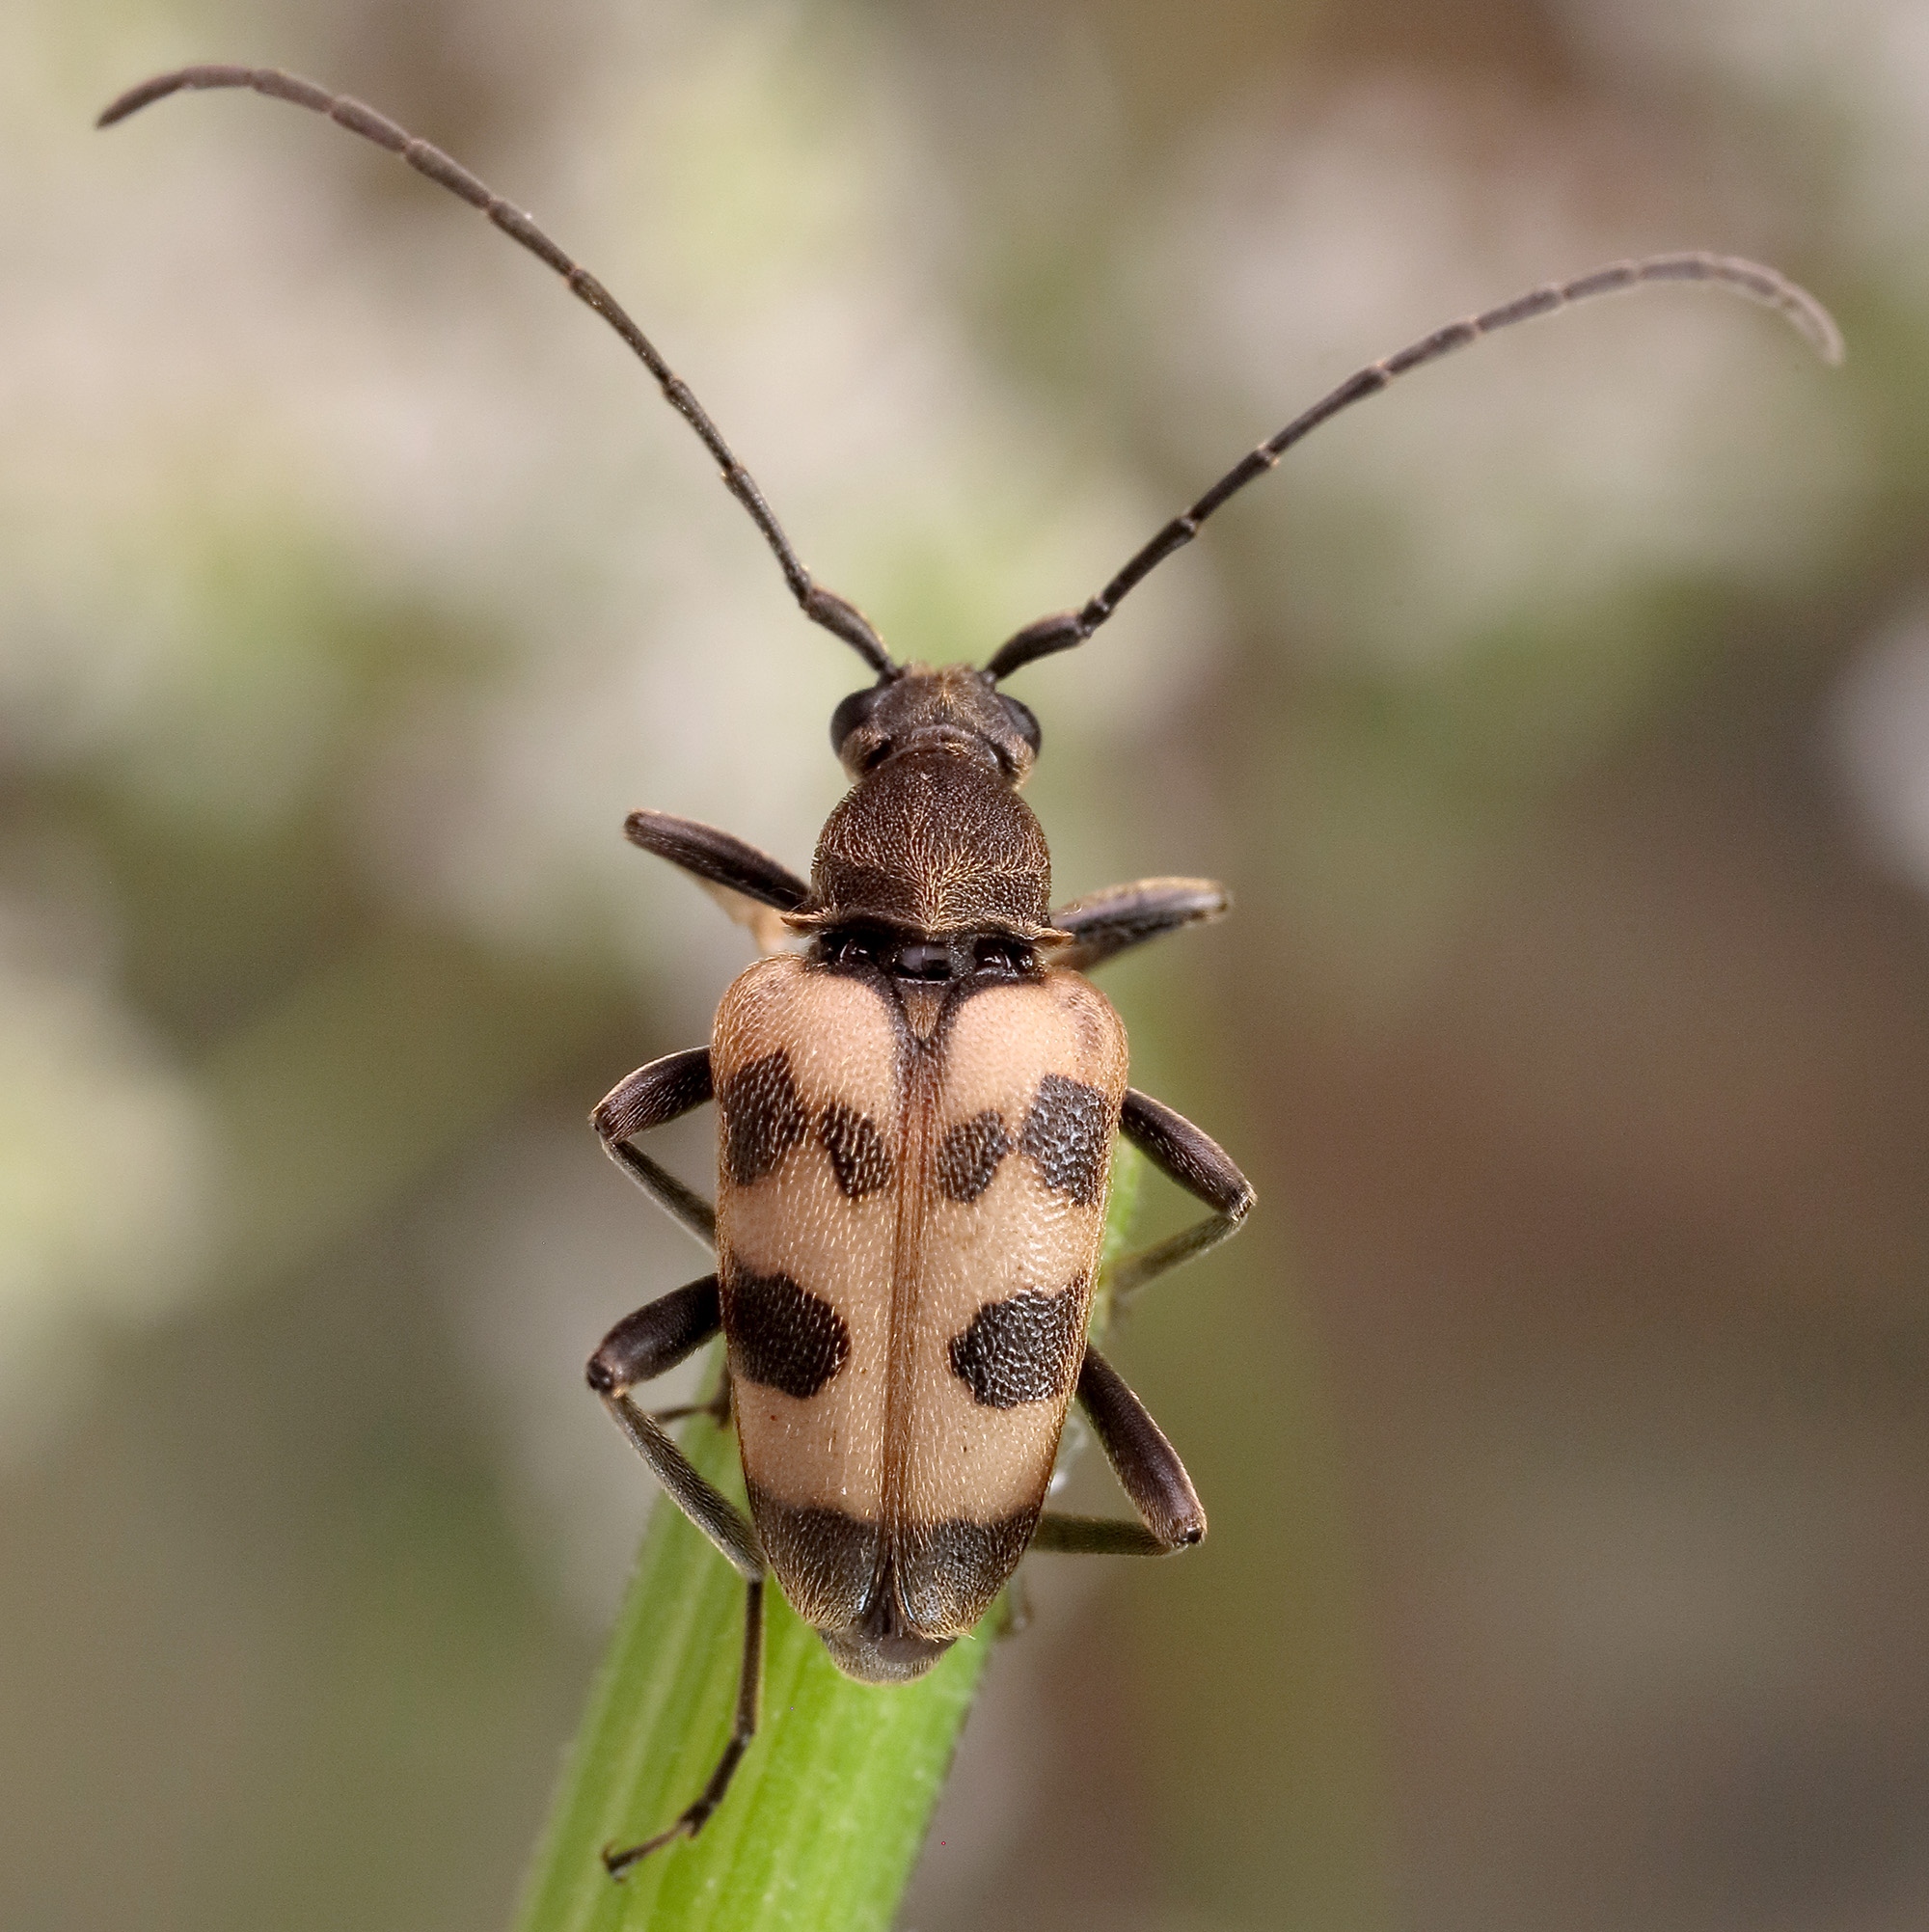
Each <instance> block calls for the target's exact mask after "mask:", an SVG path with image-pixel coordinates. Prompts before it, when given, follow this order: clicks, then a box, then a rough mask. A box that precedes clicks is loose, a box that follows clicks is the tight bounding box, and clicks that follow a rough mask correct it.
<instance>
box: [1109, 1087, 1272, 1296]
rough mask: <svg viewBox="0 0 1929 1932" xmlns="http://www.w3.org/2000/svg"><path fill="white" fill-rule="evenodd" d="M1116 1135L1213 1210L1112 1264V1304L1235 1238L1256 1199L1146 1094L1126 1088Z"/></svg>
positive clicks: (1225, 1163)
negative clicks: (1124, 1139) (1224, 1241)
mask: <svg viewBox="0 0 1929 1932" xmlns="http://www.w3.org/2000/svg"><path fill="white" fill-rule="evenodd" d="M1119 1131H1120V1132H1121V1133H1123V1134H1124V1135H1125V1137H1126V1138H1127V1139H1128V1141H1130V1142H1131V1144H1132V1145H1133V1146H1134V1147H1136V1148H1137V1149H1138V1150H1139V1152H1140V1153H1141V1154H1143V1155H1144V1156H1146V1158H1147V1159H1148V1160H1150V1161H1151V1162H1152V1164H1153V1165H1154V1166H1155V1167H1156V1168H1157V1169H1158V1170H1159V1172H1160V1173H1162V1174H1165V1175H1168V1176H1170V1177H1171V1179H1173V1180H1174V1181H1176V1182H1178V1183H1179V1184H1180V1185H1181V1186H1182V1187H1183V1188H1184V1189H1185V1191H1186V1192H1187V1193H1188V1194H1192V1195H1196V1196H1197V1197H1198V1198H1199V1199H1200V1200H1202V1201H1204V1202H1205V1203H1206V1205H1207V1206H1208V1207H1209V1208H1210V1209H1211V1210H1212V1212H1211V1213H1210V1214H1209V1215H1208V1217H1207V1218H1206V1219H1205V1220H1203V1221H1196V1222H1194V1223H1193V1225H1192V1226H1191V1227H1189V1228H1182V1229H1181V1231H1180V1232H1179V1233H1178V1234H1176V1235H1174V1236H1173V1237H1172V1238H1170V1239H1169V1240H1163V1241H1159V1242H1157V1243H1156V1244H1155V1246H1153V1247H1149V1248H1141V1249H1140V1250H1139V1252H1138V1253H1137V1254H1133V1255H1127V1256H1126V1257H1125V1258H1124V1259H1123V1260H1121V1261H1118V1262H1115V1263H1114V1264H1113V1265H1112V1267H1111V1270H1110V1272H1109V1273H1108V1274H1107V1276H1106V1286H1107V1288H1109V1290H1110V1291H1111V1294H1112V1299H1113V1303H1114V1305H1115V1306H1117V1305H1120V1304H1122V1303H1124V1302H1125V1301H1126V1300H1128V1298H1129V1297H1130V1296H1131V1295H1132V1294H1134V1293H1136V1292H1137V1291H1138V1290H1139V1289H1141V1288H1143V1287H1144V1286H1145V1285H1146V1283H1147V1282H1149V1281H1151V1280H1153V1279H1154V1278H1155V1276H1157V1275H1161V1274H1163V1273H1164V1272H1165V1271H1166V1269H1167V1268H1173V1267H1177V1266H1178V1265H1180V1263H1181V1262H1189V1261H1190V1260H1191V1259H1192V1258H1193V1256H1194V1255H1203V1254H1205V1253H1206V1252H1207V1251H1208V1250H1209V1249H1211V1248H1216V1247H1217V1246H1218V1245H1219V1243H1220V1242H1221V1241H1223V1240H1225V1239H1227V1238H1228V1237H1230V1236H1232V1235H1234V1234H1236V1232H1237V1230H1238V1226H1239V1223H1240V1222H1241V1221H1243V1220H1244V1219H1245V1218H1246V1215H1247V1214H1248V1213H1249V1212H1250V1211H1251V1210H1252V1205H1253V1200H1254V1194H1253V1185H1252V1183H1251V1182H1250V1181H1248V1180H1247V1179H1246V1177H1245V1176H1244V1175H1243V1174H1241V1173H1240V1172H1239V1170H1238V1169H1237V1168H1236V1167H1235V1166H1234V1165H1233V1162H1232V1159H1231V1157H1230V1156H1228V1155H1227V1153H1226V1151H1225V1149H1224V1148H1222V1147H1221V1146H1220V1145H1219V1143H1218V1142H1217V1141H1216V1140H1214V1139H1212V1137H1211V1136H1210V1135H1209V1134H1206V1133H1202V1132H1200V1130H1199V1129H1197V1128H1196V1127H1194V1126H1193V1125H1192V1123H1191V1122H1190V1121H1189V1120H1187V1119H1186V1118H1185V1117H1184V1116H1183V1115H1182V1114H1176V1113H1174V1112H1173V1110H1172V1109H1171V1108H1170V1107H1169V1106H1165V1105H1162V1104H1161V1103H1160V1102H1157V1101H1155V1100H1154V1099H1153V1098H1152V1097H1151V1096H1150V1095H1149V1094H1142V1093H1139V1092H1137V1091H1136V1090H1135V1089H1133V1088H1129V1087H1128V1089H1127V1090H1126V1103H1125V1107H1124V1110H1123V1111H1122V1113H1121V1114H1120V1116H1119Z"/></svg>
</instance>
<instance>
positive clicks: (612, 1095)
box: [589, 1047, 717, 1250]
mask: <svg viewBox="0 0 1929 1932" xmlns="http://www.w3.org/2000/svg"><path fill="white" fill-rule="evenodd" d="M711 1092H712V1088H711V1083H710V1048H708V1047H692V1048H689V1050H688V1051H686V1052H682V1053H670V1054H667V1055H666V1056H665V1057H664V1058H663V1059H661V1060H652V1061H651V1062H650V1064H649V1065H648V1066H647V1067H638V1069H637V1071H636V1072H635V1073H634V1074H631V1075H628V1076H627V1077H626V1078H624V1079H621V1080H618V1081H617V1082H616V1084H615V1085H614V1086H613V1087H611V1090H610V1091H609V1092H608V1093H607V1094H605V1095H604V1097H603V1098H602V1099H601V1100H600V1101H598V1102H597V1103H596V1111H595V1112H594V1113H592V1114H591V1115H590V1116H589V1124H590V1126H592V1127H593V1128H594V1129H596V1135H597V1138H598V1139H599V1140H601V1141H602V1143H603V1151H604V1152H605V1153H606V1154H607V1155H609V1156H610V1158H611V1160H613V1161H614V1162H615V1163H616V1165H617V1166H618V1167H620V1168H621V1169H622V1170H623V1171H624V1173H626V1174H627V1175H629V1177H630V1178H631V1180H633V1181H634V1182H635V1183H636V1184H637V1185H638V1187H640V1188H641V1189H642V1190H643V1192H644V1193H646V1194H647V1195H648V1196H649V1197H650V1198H651V1200H653V1201H655V1202H656V1203H657V1204H658V1205H659V1206H660V1207H664V1208H666V1209H668V1210H669V1211H670V1213H671V1214H672V1215H674V1216H675V1218H676V1219H677V1220H678V1221H679V1222H681V1223H682V1225H683V1226H684V1228H685V1229H686V1230H688V1231H689V1233H691V1234H693V1235H694V1236H695V1237H696V1238H697V1239H698V1240H699V1241H701V1242H702V1243H703V1245H704V1246H705V1247H706V1248H710V1249H713V1250H714V1249H715V1248H716V1246H717V1210H716V1209H715V1208H713V1207H712V1206H711V1205H710V1203H709V1202H708V1201H706V1200H704V1198H703V1197H702V1196H701V1195H700V1194H698V1193H696V1192H695V1191H694V1190H693V1189H692V1188H689V1187H686V1186H685V1185H684V1184H683V1183H682V1182H681V1181H679V1180H678V1179H677V1178H676V1176H675V1175H674V1174H672V1173H670V1171H669V1170H668V1169H667V1168H666V1167H660V1166H659V1165H658V1164H657V1163H656V1162H655V1161H654V1160H652V1159H651V1158H650V1156H648V1155H647V1154H643V1153H641V1152H639V1151H638V1149H636V1148H634V1147H632V1146H630V1145H629V1141H630V1137H631V1135H633V1134H638V1133H643V1132H645V1131H647V1130H648V1129H650V1128H653V1127H662V1126H663V1125H664V1124H665V1122H666V1121H673V1120H676V1119H678V1118H680V1117H681V1116H682V1115H684V1114H687V1113H689V1112H691V1111H692V1109H693V1108H695V1107H700V1106H701V1105H702V1104H703V1102H705V1101H707V1100H709V1099H710V1097H711Z"/></svg>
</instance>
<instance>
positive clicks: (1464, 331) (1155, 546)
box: [985, 255, 1842, 684]
mask: <svg viewBox="0 0 1929 1932" xmlns="http://www.w3.org/2000/svg"><path fill="white" fill-rule="evenodd" d="M1649 282H1703V283H1708V284H1711V285H1713V286H1717V287H1722V288H1730V289H1733V290H1734V291H1735V292H1736V293H1737V294H1739V295H1746V296H1747V297H1749V298H1750V299H1751V300H1752V301H1755V302H1760V303H1764V304H1765V305H1766V306H1767V307H1769V308H1771V309H1776V310H1780V313H1782V314H1783V315H1785V316H1786V317H1787V318H1788V321H1789V323H1790V324H1791V326H1793V327H1794V328H1795V329H1797V330H1799V331H1800V332H1801V334H1802V335H1803V336H1805V337H1806V338H1807V340H1808V341H1809V342H1810V343H1811V344H1812V345H1813V346H1814V348H1815V351H1816V353H1817V354H1818V355H1819V356H1820V357H1821V358H1822V360H1823V361H1824V362H1826V363H1838V362H1840V361H1841V359H1842V332H1841V331H1840V330H1839V329H1838V328H1836V326H1835V320H1834V316H1833V315H1831V314H1830V313H1829V312H1828V310H1826V309H1825V308H1823V306H1822V305H1821V303H1819V302H1818V301H1816V299H1815V298H1814V296H1812V295H1811V294H1809V293H1808V291H1807V289H1806V288H1802V287H1799V286H1797V285H1796V284H1795V283H1793V282H1790V281H1789V280H1788V278H1787V277H1786V276H1784V275H1779V274H1777V272H1776V271H1775V270H1774V269H1772V268H1765V267H1763V266H1762V264H1761V263H1760V262H1758V261H1747V260H1744V259H1742V258H1741V257H1739V256H1733V255H1653V256H1649V257H1647V258H1646V259H1644V260H1641V261H1617V262H1612V263H1610V264H1609V265H1608V266H1607V267H1606V268H1596V269H1594V270H1593V271H1592V272H1591V273H1590V274H1587V275H1582V276H1577V277H1576V278H1575V279H1574V280H1573V281H1572V282H1559V283H1548V284H1546V285H1545V286H1542V287H1539V288H1531V289H1529V290H1528V292H1527V293H1526V294H1525V295H1516V296H1515V297H1514V298H1513V300H1512V301H1511V302H1503V303H1502V304H1501V305H1500V307H1499V308H1497V309H1488V310H1486V311H1485V312H1484V313H1481V314H1479V315H1469V316H1467V317H1466V318H1465V319H1464V320H1463V321H1458V322H1450V323H1448V325H1447V326H1446V327H1445V328H1444V329H1436V330H1434V332H1433V333H1432V334H1431V335H1430V336H1424V337H1423V338H1422V339H1421V340H1419V341H1417V342H1413V343H1410V344H1409V345H1408V346H1407V347H1405V348H1403V349H1401V350H1400V351H1399V354H1398V355H1392V356H1388V357H1387V358H1385V360H1384V361H1382V362H1376V363H1371V364H1369V365H1368V366H1367V367H1365V368H1363V369H1360V370H1358V371H1357V372H1356V373H1355V374H1353V375H1349V376H1348V377H1347V378H1346V380H1345V382H1343V383H1342V384H1341V385H1340V387H1339V388H1338V389H1336V390H1334V391H1333V392H1332V394H1331V395H1326V396H1322V397H1321V398H1320V399H1319V401H1318V402H1316V403H1315V404H1314V405H1313V407H1312V408H1311V409H1309V410H1307V411H1306V412H1305V414H1304V415H1302V416H1296V417H1294V418H1293V420H1292V421H1291V422H1289V423H1288V424H1287V425H1286V427H1285V428H1284V429H1282V430H1281V431H1280V432H1279V434H1278V435H1277V436H1275V437H1273V438H1272V439H1271V440H1270V441H1268V442H1265V443H1262V444H1261V445H1260V446H1259V448H1258V449H1254V450H1252V451H1251V452H1250V453H1249V454H1247V455H1246V456H1244V457H1242V458H1241V459H1240V460H1239V461H1238V462H1237V463H1236V464H1235V465H1234V466H1233V467H1232V468H1231V469H1230V470H1228V471H1227V472H1226V474H1225V475H1224V476H1221V477H1220V478H1219V480H1218V481H1217V482H1216V483H1214V484H1213V485H1212V487H1211V488H1210V489H1209V490H1208V491H1207V492H1206V494H1205V495H1204V496H1203V497H1201V498H1200V499H1199V501H1198V502H1197V503H1194V504H1193V505H1192V507H1191V508H1190V509H1188V510H1185V511H1184V512H1182V514H1181V515H1179V516H1176V517H1174V518H1173V519H1172V521H1171V522H1170V523H1169V524H1167V525H1166V526H1165V528H1164V529H1163V530H1161V531H1159V532H1158V534H1157V535H1156V536H1155V537H1154V538H1153V539H1152V541H1151V542H1150V543H1148V544H1147V545H1146V546H1145V548H1144V549H1143V550H1141V551H1139V552H1138V553H1137V554H1136V555H1135V556H1133V557H1132V558H1130V560H1129V561H1128V563H1127V564H1126V566H1125V568H1124V569H1123V570H1121V571H1120V572H1119V574H1118V575H1117V576H1116V577H1114V578H1113V579H1112V581H1111V582H1110V583H1109V584H1108V585H1105V587H1104V588H1103V589H1102V590H1100V592H1099V594H1098V595H1097V596H1096V597H1094V598H1092V599H1091V600H1090V601H1089V602H1088V603H1086V604H1085V605H1084V606H1083V607H1082V608H1081V609H1079V610H1076V611H1066V612H1061V613H1060V614H1059V615H1057V616H1053V617H1041V618H1040V619H1039V620H1038V621H1037V622H1036V623H1034V624H1027V625H1026V626H1025V628H1024V629H1023V630H1021V631H1019V633H1018V634H1017V635H1016V636H1014V637H1012V638H1009V639H1006V641H1005V642H1004V643H1003V644H1001V645H1000V646H999V647H998V649H997V651H996V653H995V654H994V655H993V657H992V661H991V663H990V664H988V665H987V666H986V667H985V675H986V676H987V677H988V678H990V679H991V681H992V683H993V684H996V683H997V682H998V680H999V679H1000V678H1005V677H1009V676H1010V675H1011V674H1012V672H1013V671H1015V670H1017V669H1018V668H1019V667H1020V666H1021V665H1028V664H1030V663H1031V662H1032V660H1033V659H1034V658H1043V657H1048V656H1049V655H1050V654H1051V653H1052V652H1053V651H1069V650H1071V649H1072V647H1073V645H1074V644H1082V643H1083V642H1084V641H1085V639H1087V638H1089V637H1090V636H1091V635H1092V633H1093V632H1094V631H1096V630H1097V629H1098V628H1099V626H1100V624H1102V623H1103V622H1104V621H1105V619H1106V618H1107V617H1109V616H1110V615H1111V614H1112V612H1114V611H1115V610H1117V608H1118V605H1119V600H1120V599H1121V598H1122V597H1123V596H1125V594H1126V592H1127V591H1128V590H1130V589H1131V588H1132V586H1133V585H1136V584H1137V583H1139V582H1140V580H1141V579H1143V578H1145V577H1147V576H1149V575H1150V574H1151V573H1152V572H1153V571H1154V570H1155V569H1156V568H1157V567H1158V566H1159V565H1160V564H1161V563H1163V562H1164V561H1165V559H1166V558H1168V557H1170V556H1171V555H1172V553H1173V552H1174V551H1175V550H1180V549H1182V548H1183V547H1184V546H1185V545H1186V544H1188V543H1190V542H1191V541H1192V539H1193V538H1194V537H1195V536H1197V535H1198V534H1199V526H1200V525H1201V524H1203V523H1204V522H1205V521H1206V519H1207V518H1208V517H1209V516H1210V515H1211V514H1212V512H1213V511H1214V510H1216V509H1217V508H1218V507H1219V506H1220V505H1221V504H1222V503H1225V502H1226V501H1227V499H1228V498H1231V497H1235V496H1236V495H1237V494H1238V493H1239V491H1241V490H1243V489H1244V488H1245V487H1246V485H1247V484H1248V483H1250V482H1251V481H1253V479H1254V478H1255V477H1257V476H1264V475H1265V473H1266V472H1267V471H1268V470H1270V469H1272V468H1273V466H1274V465H1275V464H1276V463H1278V461H1279V459H1280V458H1281V457H1282V456H1283V455H1285V454H1286V452H1287V451H1288V450H1289V449H1291V448H1292V446H1293V445H1294V444H1295V443H1297V442H1299V441H1300V440H1301V438H1302V437H1306V436H1310V435H1311V434H1312V433H1313V431H1314V430H1316V429H1318V426H1319V425H1320V424H1321V423H1322V422H1326V421H1327V420H1328V418H1330V417H1334V416H1338V415H1339V413H1340V412H1341V411H1342V410H1343V409H1346V408H1350V407H1351V405H1352V404H1354V403H1356V402H1359V401H1362V400H1363V399H1364V398H1365V397H1367V396H1370V395H1374V394H1376V393H1377V392H1378V391H1380V390H1383V389H1384V388H1386V386H1387V385H1388V384H1389V383H1390V382H1392V381H1393V380H1394V379H1395V377H1397V376H1402V375H1405V374H1406V373H1407V371H1408V370H1409V369H1417V368H1419V367H1422V365H1423V364H1426V363H1431V362H1438V361H1439V359H1440V358H1441V357H1442V356H1448V355H1452V354H1453V353H1454V350H1455V349H1464V348H1465V347H1466V346H1467V344H1468V343H1469V342H1476V341H1479V340H1480V339H1481V337H1482V336H1491V335H1492V334H1493V333H1494V332H1495V331H1496V330H1497V329H1507V328H1511V327H1512V325H1513V324H1514V323H1516V322H1525V321H1529V320H1531V319H1532V318H1533V317H1534V316H1535V315H1546V314H1551V313H1553V312H1554V311H1555V310H1557V309H1567V308H1571V307H1572V306H1573V305H1574V304H1575V303H1577V302H1588V301H1591V300H1592V299H1593V298H1594V297H1595V296H1596V295H1614V294H1618V293H1619V292H1620V291H1622V290H1623V289H1628V288H1638V287H1640V286H1643V285H1644V284H1645V283H1649Z"/></svg>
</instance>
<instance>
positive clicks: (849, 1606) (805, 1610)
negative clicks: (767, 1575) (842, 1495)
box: [746, 1483, 881, 1625]
mask: <svg viewBox="0 0 1929 1932" xmlns="http://www.w3.org/2000/svg"><path fill="white" fill-rule="evenodd" d="M746 1487H747V1490H748V1492H749V1499H750V1514H751V1515H752V1517H754V1518H755V1520H756V1525H757V1535H758V1536H759V1537H761V1538H762V1539H763V1545H764V1553H765V1555H766V1556H768V1557H769V1558H770V1560H771V1567H772V1568H773V1569H774V1570H775V1571H776V1573H777V1576H778V1579H779V1580H780V1581H781V1582H782V1584H783V1589H784V1594H785V1595H786V1596H787V1597H788V1598H789V1599H790V1602H791V1607H792V1608H793V1609H794V1610H795V1611H796V1612H797V1614H798V1615H799V1616H800V1617H801V1618H802V1619H804V1620H805V1621H806V1622H808V1623H813V1624H819V1625H822V1624H825V1623H831V1622H835V1623H843V1622H846V1621H849V1620H851V1619H855V1618H856V1617H858V1616H861V1615H862V1613H863V1608H864V1603H865V1600H866V1597H867V1595H868V1593H869V1592H870V1589H871V1582H872V1578H873V1576H874V1575H875V1573H876V1571H877V1567H878V1538H879V1536H880V1534H881V1532H880V1531H879V1528H878V1526H877V1524H876V1523H867V1522H864V1521H861V1520H860V1519H859V1518H858V1517H856V1516H853V1515H850V1514H848V1513H847V1512H846V1511H844V1510H827V1509H816V1508H810V1507H807V1506H804V1505H801V1504H797V1503H780V1502H778V1501H777V1500H776V1498H775V1497H774V1496H771V1495H769V1494H767V1493H766V1492H765V1491H764V1490H762V1489H760V1488H758V1487H757V1485H756V1484H755V1483H746Z"/></svg>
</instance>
